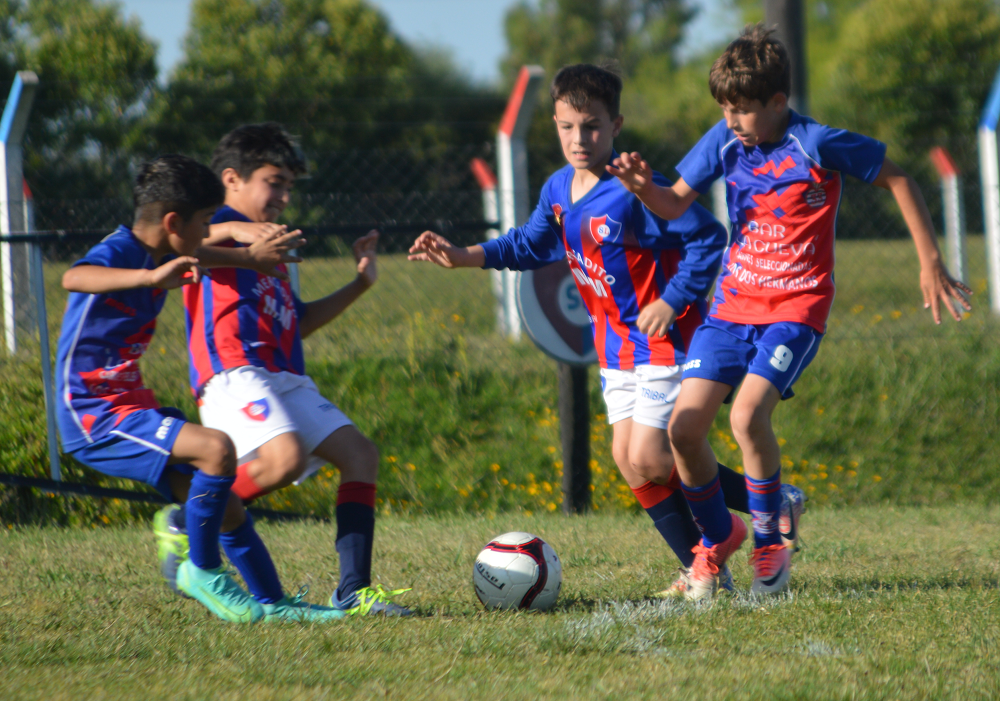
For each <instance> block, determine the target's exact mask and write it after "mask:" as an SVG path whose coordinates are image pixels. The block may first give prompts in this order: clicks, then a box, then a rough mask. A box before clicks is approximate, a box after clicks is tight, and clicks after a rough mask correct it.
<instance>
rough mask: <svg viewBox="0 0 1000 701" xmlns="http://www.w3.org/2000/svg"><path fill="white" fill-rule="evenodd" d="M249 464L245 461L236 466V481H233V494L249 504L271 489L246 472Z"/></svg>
mask: <svg viewBox="0 0 1000 701" xmlns="http://www.w3.org/2000/svg"><path fill="white" fill-rule="evenodd" d="M249 465H250V463H248V462H245V463H243V464H242V465H239V466H238V467H237V468H236V481H235V482H234V483H233V494H235V495H236V496H238V497H239V498H240V499H242V500H243V503H244V504H249V503H250V502H252V501H253V500H254V499H256V498H257V497H262V496H264V495H265V494H267V493H269V492H270V491H271V490H270V489H264V488H263V487H261V486H260V485H259V484H257V483H256V482H254V480H253V477H251V476H250V473H249V472H247V467H248V466H249Z"/></svg>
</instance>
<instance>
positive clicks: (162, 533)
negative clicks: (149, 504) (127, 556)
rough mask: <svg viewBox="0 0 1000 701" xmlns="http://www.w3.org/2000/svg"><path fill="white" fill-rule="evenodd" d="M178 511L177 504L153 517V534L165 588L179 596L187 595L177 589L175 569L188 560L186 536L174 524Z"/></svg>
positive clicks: (164, 508)
mask: <svg viewBox="0 0 1000 701" xmlns="http://www.w3.org/2000/svg"><path fill="white" fill-rule="evenodd" d="M178 511H180V507H179V506H177V504H170V505H169V506H165V507H163V508H162V509H160V510H159V511H157V512H156V515H155V516H153V533H154V534H155V535H156V545H157V548H156V555H157V557H158V558H159V560H160V574H162V575H163V579H165V580H166V582H167V586H168V587H170V588H171V589H173V590H174V591H175V592H177V593H178V594H180V595H181V596H183V597H185V598H187V594H185V593H184V592H183V591H181V590H180V589H179V588H178V587H177V568H178V567H180V565H181V563H182V562H184V561H185V560H187V559H188V536H187V533H185V532H184V531H183V530H182V529H181V528H180V527H178V526H177V525H176V524H175V523H174V515H175V514H176V513H177V512H178Z"/></svg>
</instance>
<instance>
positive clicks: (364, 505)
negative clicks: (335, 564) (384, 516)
mask: <svg viewBox="0 0 1000 701" xmlns="http://www.w3.org/2000/svg"><path fill="white" fill-rule="evenodd" d="M374 539H375V485H374V484H369V483H368V482H345V483H343V484H341V485H340V489H339V490H338V491H337V554H338V555H340V584H339V585H338V586H337V599H338V600H340V601H342V602H347V601H348V600H349V599H350V597H351V596H353V595H354V592H356V591H357V590H358V589H361V588H362V587H367V586H368V585H369V584H371V582H372V542H373V541H374Z"/></svg>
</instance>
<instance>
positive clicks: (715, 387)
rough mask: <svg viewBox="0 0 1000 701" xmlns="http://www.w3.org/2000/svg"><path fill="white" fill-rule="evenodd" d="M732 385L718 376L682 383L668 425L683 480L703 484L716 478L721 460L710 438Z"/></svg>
mask: <svg viewBox="0 0 1000 701" xmlns="http://www.w3.org/2000/svg"><path fill="white" fill-rule="evenodd" d="M732 389H733V388H732V387H730V386H729V385H726V384H723V383H721V382H715V381H714V380H705V379H702V378H700V377H691V378H688V379H686V380H684V381H683V382H682V383H681V392H680V395H679V396H678V397H677V402H676V403H675V404H674V413H673V416H671V418H670V426H669V428H668V429H667V431H668V433H669V435H670V445H671V446H672V448H673V453H674V459H675V460H676V462H677V471H678V473H680V477H681V481H682V482H683V483H684V484H685V485H687V486H689V487H701V486H703V485H705V484H708V483H709V482H711V481H712V480H714V479H715V477H716V475H718V472H719V467H718V465H719V463H718V461H717V460H716V458H715V452H714V451H713V450H712V446H711V445H710V444H709V442H708V434H709V431H710V430H711V429H712V422H713V421H715V415H716V414H718V413H719V408H720V407H721V406H722V402H723V401H725V399H726V396H728V394H729V393H730V392H731V391H732Z"/></svg>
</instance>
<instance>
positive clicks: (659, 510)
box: [632, 473, 701, 567]
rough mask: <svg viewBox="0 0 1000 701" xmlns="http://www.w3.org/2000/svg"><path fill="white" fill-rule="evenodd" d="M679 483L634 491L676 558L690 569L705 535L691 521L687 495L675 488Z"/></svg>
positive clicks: (642, 487) (652, 485)
mask: <svg viewBox="0 0 1000 701" xmlns="http://www.w3.org/2000/svg"><path fill="white" fill-rule="evenodd" d="M675 474H676V473H675ZM675 484H676V483H672V484H671V485H669V486H664V485H659V484H655V483H654V482H646V483H645V484H643V485H641V486H639V487H633V488H632V492H633V493H634V494H635V496H636V498H637V499H638V500H639V503H640V504H641V505H642V507H643V508H644V509H645V510H646V513H647V514H649V517H650V518H651V519H653V525H654V526H655V527H656V530H658V531H659V532H660V535H661V536H663V540H665V541H666V542H667V545H668V546H670V549H671V550H673V551H674V555H676V556H677V559H678V560H680V561H681V564H682V565H684V567H690V566H691V563H692V562H694V553H693V552H691V549H692V548H693V547H694V546H695V545H697V544H698V540H699V539H700V538H701V534H700V533H699V532H698V527H697V526H696V525H694V519H692V518H691V509H689V508H688V505H687V502H686V501H685V500H684V495H683V494H681V492H680V490H679V489H676V488H675Z"/></svg>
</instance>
